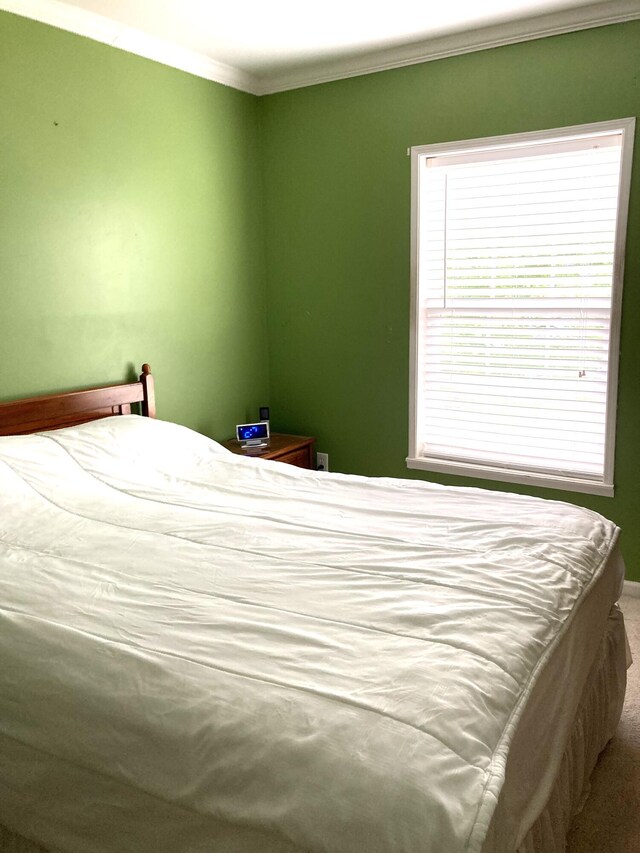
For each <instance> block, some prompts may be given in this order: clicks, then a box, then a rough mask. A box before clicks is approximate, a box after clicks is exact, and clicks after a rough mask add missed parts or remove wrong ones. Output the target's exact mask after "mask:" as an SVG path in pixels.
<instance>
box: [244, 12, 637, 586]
mask: <svg viewBox="0 0 640 853" xmlns="http://www.w3.org/2000/svg"><path fill="white" fill-rule="evenodd" d="M639 69H640V22H632V23H628V24H622V25H616V26H609V27H604V28H601V29H593V30H586V31H583V32H578V33H572V34H569V35H563V36H558V37H554V38H548V39H543V40H538V41H531V42H526V43H523V44H517V45H512V46H508V47H502V48H498V49H494V50H488V51H482V52H479V53H473V54H467V55H464V56H457V57H452V58H449V59H443V60H439V61H437V62H430V63H425V64H423V65H416V66H411V67H408V68H403V69H396V70H393V71H386V72H382V73H378V74H372V75H368V76H365V77H357V78H352V79H348V80H342V81H337V82H334V83H328V84H323V85H318V86H314V87H309V88H306V89H299V90H294V91H290V92H285V93H281V94H277V95H271V96H269V97H266V98H263V99H262V101H261V104H260V107H261V112H262V121H263V131H264V140H263V150H264V157H265V186H266V196H265V199H266V214H267V215H266V246H267V275H268V280H267V287H268V299H269V313H268V319H269V340H270V356H271V358H270V371H271V388H272V394H271V404H272V410H273V413H274V418H275V419H276V424H277V425H279V426H281V427H286V428H289V429H295V430H299V431H300V432H307V433H310V434H314V435H317V436H318V439H319V442H318V449H320V450H324V451H327V452H328V453H329V455H330V463H331V467H332V469H333V470H339V471H347V472H355V473H359V474H372V475H385V476H396V477H412V476H415V477H421V476H422V477H425V478H431V479H433V480H434V481H438V482H445V483H454V484H461V485H480V486H485V487H489V488H504V489H505V490H513V491H528V492H530V493H531V494H538V495H543V496H548V497H554V498H557V499H560V500H569V501H573V502H575V503H579V504H583V505H586V506H590V507H592V508H594V509H596V510H598V511H599V512H602V513H603V514H605V515H607V516H609V517H611V518H612V519H614V520H615V521H616V522H617V523H618V524H619V525H620V526H621V527H622V528H623V539H622V545H623V553H624V555H625V559H626V563H627V573H628V577H629V578H632V579H636V580H640V430H639V416H640V369H639V368H638V364H640V241H639V240H638V235H639V233H640V168H639V163H640V144H639V143H637V144H636V156H635V163H636V165H635V169H634V176H633V186H632V200H631V210H630V218H629V232H628V235H629V236H628V240H627V265H626V276H625V292H624V307H623V323H622V356H621V363H620V392H619V409H618V432H617V457H616V480H615V482H616V495H615V497H614V498H596V497H591V496H586V495H578V494H572V493H569V492H561V491H551V490H542V489H534V488H531V489H525V488H524V487H519V486H508V485H504V486H502V485H500V484H497V483H489V482H486V481H473V480H468V479H463V478H460V477H453V476H446V475H436V474H433V475H429V474H427V473H425V472H422V473H419V472H415V471H413V472H410V471H408V470H407V468H406V465H405V462H404V460H405V457H406V454H407V434H408V387H409V373H408V371H409V223H410V209H409V195H410V169H409V158H408V157H407V156H406V155H407V148H408V147H409V146H412V145H423V144H427V143H433V142H440V141H446V140H457V139H465V138H473V137H482V136H493V135H498V134H507V133H516V132H519V131H530V130H536V129H542V128H553V127H561V126H566V125H572V124H581V123H586V122H593V121H602V120H605V119H614V118H620V117H625V116H634V115H638V114H639V113H640V80H639V75H638V71H639ZM374 417H375V429H373V430H371V431H368V432H367V434H366V436H365V435H363V425H364V423H365V421H366V420H369V419H371V418H374Z"/></svg>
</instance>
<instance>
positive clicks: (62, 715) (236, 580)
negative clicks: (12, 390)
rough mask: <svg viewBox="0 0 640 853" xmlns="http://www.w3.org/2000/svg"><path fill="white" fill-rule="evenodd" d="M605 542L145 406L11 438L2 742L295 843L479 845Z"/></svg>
mask: <svg viewBox="0 0 640 853" xmlns="http://www.w3.org/2000/svg"><path fill="white" fill-rule="evenodd" d="M616 538H617V528H616V527H615V526H614V525H613V524H612V523H611V522H608V521H606V520H605V519H603V518H602V517H600V516H599V515H597V514H595V513H593V512H590V511H587V510H583V509H579V508H577V507H575V506H572V505H570V504H565V503H556V502H549V501H542V500H537V499H533V498H526V497H519V496H514V495H508V494H500V493H495V492H490V491H483V490H470V489H453V488H444V487H440V486H437V485H430V484H427V483H423V482H409V481H404V480H389V479H383V480H369V479H366V478H362V477H352V476H345V475H340V474H325V473H321V474H317V473H315V472H309V471H302V470H299V469H295V468H292V467H289V466H284V465H279V464H278V463H273V462H268V461H265V460H256V459H244V458H240V457H238V456H235V455H233V454H231V453H229V452H228V451H226V450H225V449H224V448H222V447H220V445H217V444H216V443H215V442H212V441H209V440H208V439H206V438H204V437H202V436H199V435H197V434H196V433H193V432H191V431H189V430H187V429H185V428H183V427H178V426H176V425H172V424H168V423H163V422H160V421H151V420H147V419H146V418H138V417H133V416H132V417H125V418H110V419H107V420H104V421H99V422H96V423H93V424H87V425H84V426H82V427H76V428H73V429H68V430H60V431H57V432H54V433H48V434H42V435H37V436H30V437H12V438H4V439H0V732H1V733H2V735H3V736H4V737H6V738H9V739H15V740H16V741H17V742H20V743H21V744H25V745H28V746H30V747H33V748H35V749H37V750H41V751H43V753H44V752H46V753H47V754H49V755H53V756H57V757H58V758H60V759H61V760H63V761H66V762H72V763H75V764H78V765H80V766H81V767H82V768H85V769H87V770H90V771H92V772H94V773H96V774H99V775H100V776H101V777H104V776H105V775H106V776H108V777H110V778H113V779H118V780H120V781H121V782H123V783H124V784H126V785H130V786H133V787H135V788H138V789H141V790H143V791H146V792H147V793H149V794H151V795H153V796H154V797H156V798H159V799H160V800H163V801H166V802H168V803H173V804H178V805H180V806H182V807H183V808H184V810H186V812H191V811H193V812H197V813H199V814H200V815H211V816H213V817H215V818H216V819H219V820H222V821H228V822H230V823H233V824H237V825H239V826H246V827H252V828H256V829H266V830H270V831H271V832H274V833H276V834H278V835H281V836H282V837H283V838H286V839H288V840H289V841H291V842H292V843H293V844H294V845H297V846H298V847H300V848H302V849H305V850H313V851H367V853H376V851H381V853H382V851H385V853H391V851H394V852H395V851H407V853H410V851H419V852H420V853H444V852H445V851H446V853H458V851H470V852H471V851H479V850H480V848H481V846H482V842H483V838H484V836H485V833H486V830H487V826H488V824H489V821H490V819H491V816H492V813H493V810H494V806H495V803H496V799H497V797H498V795H499V793H500V788H501V785H502V783H503V778H504V766H505V760H506V756H507V753H508V748H509V743H510V739H511V737H512V735H513V731H514V728H515V726H516V724H517V720H518V717H519V714H520V712H521V710H522V707H523V703H524V702H525V701H526V698H527V696H528V695H529V693H530V691H531V689H532V686H533V684H534V683H535V680H536V678H537V675H538V673H539V672H540V670H541V667H542V666H543V665H544V662H545V660H546V658H547V657H548V655H549V653H550V651H551V649H552V648H553V646H554V644H555V643H556V642H557V641H558V639H559V637H560V636H561V635H562V633H563V632H564V631H565V630H566V628H567V625H568V624H569V622H570V621H571V618H572V617H571V613H572V608H573V606H574V605H575V604H576V602H577V601H578V600H579V599H580V598H581V596H583V595H584V594H585V592H586V590H587V589H588V588H589V587H590V585H591V584H592V583H593V582H594V581H595V579H596V578H597V577H598V575H599V573H600V571H601V569H602V566H603V565H604V562H605V560H606V558H607V557H608V555H609V553H610V552H611V549H612V547H613V545H614V543H615V540H616ZM2 819H3V816H2V806H1V804H0V822H1V821H2ZM105 849H106V848H105ZM112 849H113V851H114V853H118V851H119V850H121V849H123V848H122V846H121V843H119V842H117V841H114V845H113V848H112ZM176 853H182V851H177V850H176Z"/></svg>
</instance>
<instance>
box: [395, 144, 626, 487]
mask: <svg viewBox="0 0 640 853" xmlns="http://www.w3.org/2000/svg"><path fill="white" fill-rule="evenodd" d="M622 141H623V133H622V131H621V130H616V131H612V132H608V133H602V132H600V133H597V134H589V135H586V136H577V137H575V138H569V139H560V140H558V139H554V140H551V141H545V142H541V141H536V142H535V143H527V144H515V145H514V144H513V143H511V144H509V145H506V146H494V147H491V148H490V149H488V150H487V149H485V150H472V151H462V152H460V151H458V152H454V153H446V152H445V153H442V154H438V153H436V154H435V156H429V154H428V153H425V154H423V155H422V156H419V157H418V159H417V163H416V168H417V172H418V175H417V177H418V186H417V188H416V189H417V211H415V213H416V214H417V222H416V223H415V225H416V231H415V234H414V240H415V243H416V246H415V248H416V257H415V259H414V263H415V272H416V275H417V287H416V299H417V304H416V305H415V306H414V311H415V320H416V326H417V328H416V330H415V332H416V342H415V347H414V355H415V359H416V364H415V372H414V393H415V399H414V400H413V409H414V423H413V430H414V431H413V444H414V446H413V451H414V458H415V459H422V460H431V462H436V463H437V462H438V461H452V462H455V463H458V464H460V465H465V464H467V465H480V466H488V467H491V468H492V469H498V471H499V469H504V470H509V471H512V472H513V471H519V472H529V473H531V472H533V473H541V474H546V475H553V476H554V477H560V478H568V479H572V480H581V481H587V482H588V481H593V482H594V483H604V482H605V481H606V479H607V476H606V475H607V467H608V466H607V463H608V459H607V452H608V439H609V438H610V436H608V427H610V426H611V418H610V417H609V415H610V411H609V404H610V403H611V399H612V395H611V389H610V388H609V380H610V364H609V361H610V350H611V329H612V307H613V305H614V300H613V299H612V296H613V288H614V279H615V277H614V265H615V254H616V233H617V232H616V227H617V224H618V216H619V206H620V205H619V202H620V175H621V155H622ZM416 238H417V239H416ZM613 400H615V394H614V395H613ZM410 454H411V451H410ZM611 464H612V460H611ZM413 467H418V466H413ZM609 467H611V465H610V466H609Z"/></svg>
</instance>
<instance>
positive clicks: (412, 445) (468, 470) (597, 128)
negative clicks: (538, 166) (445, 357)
mask: <svg viewBox="0 0 640 853" xmlns="http://www.w3.org/2000/svg"><path fill="white" fill-rule="evenodd" d="M613 132H619V133H620V134H621V137H622V138H621V166H620V184H619V193H618V208H617V220H616V235H615V241H614V261H613V280H612V296H611V318H610V338H609V352H608V369H607V402H606V421H605V422H606V438H605V459H604V472H603V478H602V480H600V479H586V478H585V479H583V478H580V477H576V476H575V475H570V474H566V475H565V474H563V473H562V471H555V472H549V473H543V472H538V471H527V470H526V469H522V468H517V467H515V466H513V467H502V466H499V465H491V464H485V463H481V462H478V461H473V460H471V461H461V460H455V459H450V460H441V459H436V458H434V457H424V456H419V455H418V430H417V425H418V417H419V410H418V401H419V388H418V382H419V378H420V372H419V367H418V358H419V322H420V310H419V299H420V293H419V281H418V260H419V248H420V246H419V235H420V209H419V198H420V184H419V178H420V164H421V163H422V162H423V160H424V159H425V158H426V157H436V156H442V155H452V154H463V155H465V154H467V155H468V154H469V153H481V152H486V151H489V150H491V149H493V150H495V149H500V148H515V147H519V146H527V145H531V144H535V143H541V142H545V143H549V142H554V141H560V142H561V141H567V140H570V139H572V138H573V139H578V138H581V137H587V136H591V137H594V136H597V135H604V134H610V133H613ZM634 133H635V118H624V119H616V120H612V121H603V122H592V123H589V124H583V125H572V126H570V127H563V128H555V129H550V130H538V131H531V132H526V133H515V134H508V135H505V136H493V137H487V138H479V139H468V140H462V141H459V142H443V143H434V144H429V145H418V146H413V147H411V148H410V149H409V154H410V156H411V315H410V323H411V325H410V368H409V374H410V378H409V451H408V455H407V458H406V464H407V467H408V468H410V469H419V470H424V471H433V472H437V473H445V474H458V475H460V476H464V477H473V478H480V479H486V480H494V481H499V482H506V483H517V484H521V485H533V486H546V487H550V488H555V489H563V490H568V491H573V492H582V493H585V494H596V495H604V496H608V497H613V494H614V468H615V436H616V413H617V393H618V363H619V353H620V325H621V308H622V285H623V279H624V256H625V245H626V235H627V217H628V209H629V196H630V188H631V170H632V161H633V143H634Z"/></svg>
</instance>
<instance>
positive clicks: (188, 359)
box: [0, 13, 268, 437]
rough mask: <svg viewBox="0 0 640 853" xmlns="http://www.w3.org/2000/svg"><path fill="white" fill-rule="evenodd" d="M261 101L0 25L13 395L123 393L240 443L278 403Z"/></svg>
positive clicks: (5, 354) (0, 156) (6, 332)
mask: <svg viewBox="0 0 640 853" xmlns="http://www.w3.org/2000/svg"><path fill="white" fill-rule="evenodd" d="M258 119H259V117H258V100H257V98H255V97H254V96H252V95H247V94H243V93H241V92H237V91H235V90H233V89H230V88H228V87H225V86H221V85H218V84H215V83H211V82H208V81H206V80H201V79H199V78H197V77H193V76H190V75H188V74H185V73H183V72H180V71H176V70H174V69H170V68H167V67H165V66H163V65H160V64H157V63H155V62H151V61H149V60H146V59H142V58H140V57H136V56H133V55H131V54H128V53H125V52H123V51H120V50H116V49H114V48H111V47H108V46H106V45H102V44H98V43H96V42H93V41H90V40H88V39H84V38H80V37H79V36H75V35H72V34H69V33H66V32H63V31H61V30H56V29H53V28H51V27H47V26H44V25H42V24H39V23H36V22H33V21H29V20H27V19H24V18H20V17H17V16H14V15H10V14H7V13H0V188H1V190H0V225H1V229H0V241H1V248H0V399H10V398H11V397H14V396H24V395H28V394H32V393H38V392H44V391H57V390H61V389H67V388H69V387H80V386H83V385H84V386H86V385H94V384H102V383H105V382H118V381H121V380H122V379H125V378H126V377H127V376H128V375H129V373H130V371H133V370H134V369H135V370H136V371H139V370H140V365H141V363H142V362H143V361H148V362H149V363H150V364H151V367H152V369H153V371H154V372H155V373H156V375H157V378H158V382H157V394H158V414H159V416H160V417H162V418H166V419H169V420H177V421H180V422H182V423H185V424H188V425H189V426H192V427H194V428H196V429H200V430H202V431H203V432H206V433H209V434H210V435H220V436H223V437H225V436H227V435H228V434H229V433H230V432H231V431H232V429H233V427H232V425H233V424H234V423H236V422H237V420H238V419H240V420H244V419H246V418H248V417H251V418H255V417H256V414H257V406H258V405H260V404H264V402H265V400H266V399H267V394H268V375H267V364H266V360H265V358H264V350H265V348H266V334H267V330H266V319H265V306H266V301H265V285H264V249H263V230H262V224H263V212H262V204H261V174H260V159H259V156H257V152H258V149H259V140H258V133H259V123H258Z"/></svg>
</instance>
